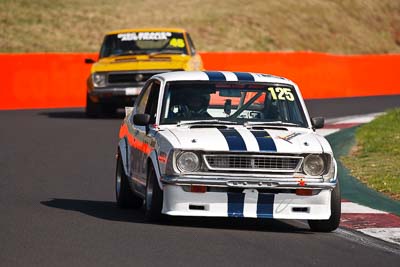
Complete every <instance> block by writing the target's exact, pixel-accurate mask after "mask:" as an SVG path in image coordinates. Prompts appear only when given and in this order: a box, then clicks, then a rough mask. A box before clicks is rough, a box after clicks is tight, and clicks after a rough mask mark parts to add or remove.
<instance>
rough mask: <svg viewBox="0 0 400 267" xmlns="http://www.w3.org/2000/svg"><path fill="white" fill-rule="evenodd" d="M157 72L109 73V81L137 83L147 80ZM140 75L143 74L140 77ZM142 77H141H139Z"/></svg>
mask: <svg viewBox="0 0 400 267" xmlns="http://www.w3.org/2000/svg"><path fill="white" fill-rule="evenodd" d="M155 74H157V73H118V74H109V75H108V83H136V82H145V81H147V80H148V79H149V78H150V77H151V76H153V75H155ZM138 75H141V76H139V77H138ZM139 78H140V79H139Z"/></svg>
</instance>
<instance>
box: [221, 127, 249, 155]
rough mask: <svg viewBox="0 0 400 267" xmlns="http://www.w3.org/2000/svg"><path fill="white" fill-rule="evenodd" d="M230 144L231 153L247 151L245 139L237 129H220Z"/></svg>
mask: <svg viewBox="0 0 400 267" xmlns="http://www.w3.org/2000/svg"><path fill="white" fill-rule="evenodd" d="M219 131H220V132H221V133H222V134H223V135H224V137H225V139H226V142H227V143H228V146H229V150H230V151H247V147H246V144H245V143H244V140H243V137H242V136H241V135H240V134H239V132H238V131H236V130H235V129H219Z"/></svg>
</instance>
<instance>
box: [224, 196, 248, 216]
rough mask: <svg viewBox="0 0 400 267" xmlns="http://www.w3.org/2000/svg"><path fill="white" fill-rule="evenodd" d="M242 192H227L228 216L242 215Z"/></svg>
mask: <svg viewBox="0 0 400 267" xmlns="http://www.w3.org/2000/svg"><path fill="white" fill-rule="evenodd" d="M244 196H245V195H244V194H242V193H229V192H228V216H229V217H243V209H244Z"/></svg>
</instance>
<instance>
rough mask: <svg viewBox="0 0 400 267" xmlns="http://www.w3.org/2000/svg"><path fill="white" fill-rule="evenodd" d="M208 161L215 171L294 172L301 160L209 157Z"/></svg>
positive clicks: (233, 156) (287, 158)
mask: <svg viewBox="0 0 400 267" xmlns="http://www.w3.org/2000/svg"><path fill="white" fill-rule="evenodd" d="M206 160H207V162H208V164H209V166H210V167H211V168H213V169H232V170H235V169H249V170H251V169H253V170H254V169H260V170H274V171H279V170H281V171H294V170H295V169H296V168H297V166H298V164H299V162H300V160H301V158H292V157H273V156H271V157H258V156H247V157H246V156H236V155H207V156H206Z"/></svg>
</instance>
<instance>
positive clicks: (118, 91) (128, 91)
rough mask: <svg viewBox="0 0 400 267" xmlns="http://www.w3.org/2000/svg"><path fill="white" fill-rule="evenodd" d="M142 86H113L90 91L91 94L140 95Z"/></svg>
mask: <svg viewBox="0 0 400 267" xmlns="http://www.w3.org/2000/svg"><path fill="white" fill-rule="evenodd" d="M141 90H142V86H130V87H128V86H127V87H113V88H108V87H106V88H96V89H93V90H92V91H90V93H89V95H91V96H102V95H105V94H111V95H113V96H138V95H139V94H140V91H141Z"/></svg>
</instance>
